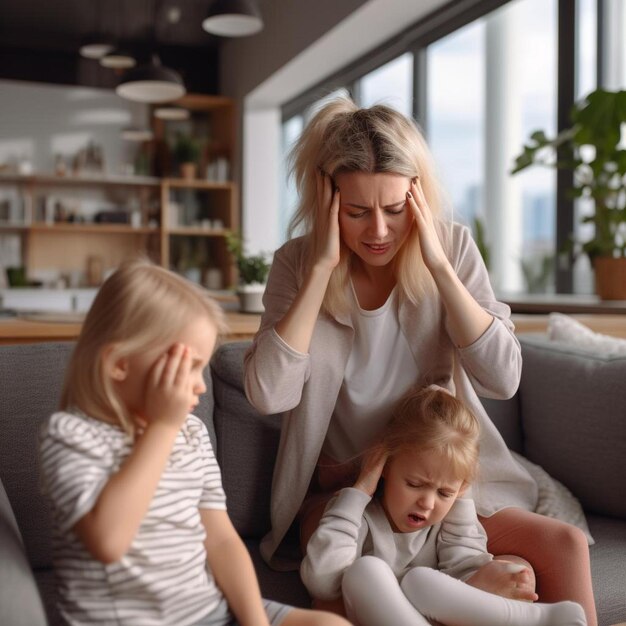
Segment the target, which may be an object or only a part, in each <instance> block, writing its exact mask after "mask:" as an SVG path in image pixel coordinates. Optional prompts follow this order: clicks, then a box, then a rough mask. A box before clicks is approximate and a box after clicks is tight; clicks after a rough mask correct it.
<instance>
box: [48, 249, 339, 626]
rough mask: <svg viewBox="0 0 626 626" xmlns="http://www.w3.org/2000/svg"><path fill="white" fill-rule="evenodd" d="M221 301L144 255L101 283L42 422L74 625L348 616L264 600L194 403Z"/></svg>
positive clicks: (330, 620) (63, 595)
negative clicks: (56, 406)
mask: <svg viewBox="0 0 626 626" xmlns="http://www.w3.org/2000/svg"><path fill="white" fill-rule="evenodd" d="M224 328H225V326H224V321H223V316H222V313H221V310H220V309H219V307H218V306H217V305H216V304H215V303H214V302H212V301H211V299H210V298H208V297H207V296H206V295H205V294H204V292H203V291H202V290H201V289H200V288H198V287H196V286H194V285H193V284H192V283H189V282H187V281H186V280H184V279H183V278H181V277H179V276H177V275H175V274H173V273H171V272H169V271H167V270H165V269H163V268H160V267H157V266H155V265H153V264H151V263H149V262H147V261H131V262H127V263H125V264H123V265H122V266H121V267H120V268H119V269H118V270H117V271H116V272H115V273H114V274H113V275H112V276H111V277H110V278H109V279H108V280H107V281H106V282H105V283H104V284H103V285H102V287H101V289H100V291H99V293H98V295H97V296H96V299H95V301H94V303H93V306H92V307H91V310H90V311H89V314H88V315H87V318H86V319H85V323H84V325H83V329H82V332H81V335H80V337H79V339H78V343H77V344H76V347H75V349H74V353H73V355H72V358H71V361H70V363H69V366H68V370H67V373H66V378H65V384H64V388H63V392H62V397H61V410H60V411H59V412H57V413H54V414H53V415H52V416H51V417H50V418H49V420H48V421H47V422H46V424H45V425H44V427H43V428H42V432H41V442H40V459H41V473H42V484H43V489H44V492H45V494H46V495H47V497H48V498H49V500H50V503H51V509H52V516H53V525H54V528H53V555H54V563H55V568H56V572H57V577H58V587H59V608H60V611H61V613H62V615H63V617H64V618H65V619H66V620H67V622H68V623H70V624H86V623H89V624H124V625H125V626H126V625H129V626H130V625H133V624H141V625H142V626H144V625H149V624H159V625H162V624H172V625H176V626H185V625H186V624H203V625H209V624H210V625H211V626H218V625H219V626H222V625H226V624H233V623H235V619H236V620H237V622H238V623H239V624H241V625H242V626H243V625H251V624H254V625H255V626H257V625H263V626H268V625H269V624H272V625H277V624H282V625H283V626H295V625H297V624H300V625H304V624H306V625H307V626H308V625H318V624H319V625H320V626H321V625H322V624H333V625H335V626H340V625H345V624H346V623H347V622H345V620H343V619H341V618H335V616H330V615H326V614H323V613H319V612H313V611H304V610H302V609H293V608H291V607H288V606H285V605H282V604H279V603H277V602H271V601H264V600H262V599H261V595H260V592H259V586H258V583H257V580H256V576H255V572H254V569H253V565H252V561H251V559H250V557H249V555H248V552H247V550H246V548H245V546H244V544H243V542H242V541H241V539H240V538H239V536H238V535H237V533H236V531H235V529H234V527H233V526H232V524H231V522H230V520H229V518H228V514H227V513H226V503H225V496H224V492H223V490H222V484H221V476H220V470H219V467H218V465H217V463H216V461H215V457H214V455H213V450H212V448H211V442H210V440H209V435H208V432H207V429H206V427H205V425H204V424H203V422H202V421H201V420H200V419H198V418H197V417H195V416H194V415H191V414H190V412H191V411H193V409H194V407H195V406H196V405H197V404H198V400H199V397H200V396H201V395H202V394H203V393H204V392H205V391H206V386H205V383H204V378H203V370H204V368H205V367H206V365H207V364H208V362H209V359H210V357H211V354H212V352H213V348H214V346H215V341H216V337H217V335H218V334H219V333H220V332H221V331H223V330H224Z"/></svg>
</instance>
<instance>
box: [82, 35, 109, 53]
mask: <svg viewBox="0 0 626 626" xmlns="http://www.w3.org/2000/svg"><path fill="white" fill-rule="evenodd" d="M111 50H113V41H112V40H111V39H110V38H109V37H107V36H106V35H102V34H98V33H92V34H91V35H87V36H86V37H85V38H84V39H83V40H82V42H81V44H80V48H79V52H80V56H82V57H85V58H86V59H101V58H102V57H103V56H104V55H105V54H106V53H107V52H110V51H111Z"/></svg>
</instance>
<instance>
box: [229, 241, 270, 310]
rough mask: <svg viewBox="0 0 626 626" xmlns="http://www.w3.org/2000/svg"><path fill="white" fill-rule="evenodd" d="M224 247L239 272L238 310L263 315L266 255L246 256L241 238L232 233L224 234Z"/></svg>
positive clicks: (268, 269) (267, 265) (268, 265)
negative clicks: (233, 258)
mask: <svg viewBox="0 0 626 626" xmlns="http://www.w3.org/2000/svg"><path fill="white" fill-rule="evenodd" d="M226 245H227V247H228V250H229V251H230V253H231V254H232V255H233V256H234V257H235V262H236V264H237V269H238V270H239V284H238V286H237V295H238V296H239V307H240V310H241V311H242V312H244V313H263V310H264V308H263V293H264V292H265V283H266V281H267V275H268V273H269V271H270V263H269V262H268V260H267V255H265V254H263V253H261V254H256V255H246V254H245V253H244V251H243V241H242V239H241V236H240V235H238V234H237V233H233V232H229V233H227V234H226Z"/></svg>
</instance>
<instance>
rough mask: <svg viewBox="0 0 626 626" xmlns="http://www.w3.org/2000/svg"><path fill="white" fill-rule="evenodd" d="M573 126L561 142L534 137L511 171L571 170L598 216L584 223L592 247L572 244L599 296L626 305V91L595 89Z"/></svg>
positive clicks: (577, 108)
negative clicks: (625, 132) (625, 131)
mask: <svg viewBox="0 0 626 626" xmlns="http://www.w3.org/2000/svg"><path fill="white" fill-rule="evenodd" d="M570 119H571V122H572V124H571V126H570V127H569V128H566V129H564V130H562V131H561V132H560V133H559V134H558V135H557V136H556V137H554V138H549V137H547V136H546V134H545V133H544V132H543V131H535V132H534V133H532V134H531V136H530V142H529V144H528V145H526V146H524V151H523V152H522V154H520V155H519V156H518V157H517V159H516V161H515V166H514V168H513V170H512V172H511V173H512V174H515V173H517V172H520V171H522V170H524V169H526V168H527V167H529V166H531V165H535V164H540V165H547V166H550V167H556V168H561V169H568V170H571V171H572V172H573V174H574V185H573V187H572V189H571V194H572V197H579V198H580V197H584V198H589V199H591V200H593V202H594V205H595V206H594V213H593V215H589V216H587V217H583V219H582V221H583V222H584V223H592V224H593V225H594V229H595V230H594V234H593V236H592V237H591V239H589V240H588V241H584V242H578V241H575V240H574V239H573V238H572V244H573V246H574V252H575V253H576V252H580V251H582V252H584V253H586V254H587V255H588V256H589V259H590V261H591V263H592V264H593V267H594V271H595V277H596V292H597V294H598V295H599V296H600V297H601V298H602V299H606V300H616V299H618V300H624V299H626V149H624V147H623V146H622V144H621V142H620V139H621V134H622V132H621V131H622V126H623V125H624V124H625V123H626V91H605V90H603V89H596V90H595V91H592V92H591V93H590V94H588V95H587V96H586V97H585V98H583V99H582V100H581V101H579V102H577V103H576V104H575V105H574V107H573V109H572V112H571V115H570Z"/></svg>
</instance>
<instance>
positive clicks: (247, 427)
mask: <svg viewBox="0 0 626 626" xmlns="http://www.w3.org/2000/svg"><path fill="white" fill-rule="evenodd" d="M249 345H250V342H243V341H242V342H233V343H227V344H224V345H223V346H221V347H220V348H219V349H218V350H217V352H216V353H215V355H214V356H213V359H212V360H211V370H212V374H213V394H214V401H215V410H214V414H213V421H214V425H215V434H216V437H217V446H216V457H217V462H218V463H219V465H220V468H221V470H222V478H223V483H224V491H225V492H226V498H227V507H228V512H229V514H230V517H231V519H232V520H233V523H234V525H235V528H236V529H237V530H238V531H239V533H240V534H241V535H242V536H243V537H246V538H260V537H262V536H263V535H265V533H267V532H268V531H269V529H270V491H271V486H272V473H273V470H274V462H273V460H274V459H275V458H276V452H277V450H278V441H279V438H280V417H279V416H276V415H264V416H261V415H259V413H258V412H257V410H256V409H255V408H254V407H252V405H251V404H250V403H249V402H248V401H247V399H246V396H245V394H244V392H243V355H244V353H245V351H246V349H247V348H248V346H249ZM244 460H245V461H244Z"/></svg>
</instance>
